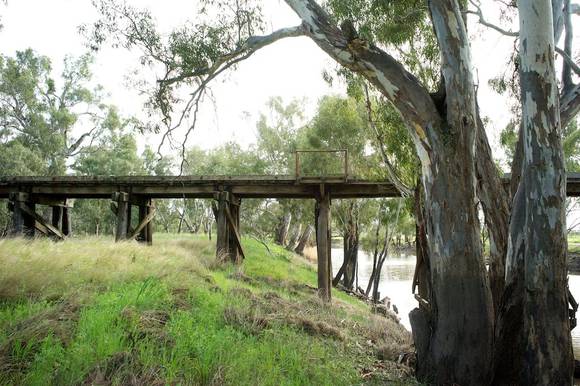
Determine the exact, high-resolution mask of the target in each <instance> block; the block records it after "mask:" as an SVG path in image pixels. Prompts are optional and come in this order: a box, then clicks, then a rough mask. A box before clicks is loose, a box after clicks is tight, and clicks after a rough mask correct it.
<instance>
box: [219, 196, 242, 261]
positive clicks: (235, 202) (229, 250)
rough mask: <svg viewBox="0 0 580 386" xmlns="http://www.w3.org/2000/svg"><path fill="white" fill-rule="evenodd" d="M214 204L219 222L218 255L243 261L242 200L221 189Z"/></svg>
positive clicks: (226, 259) (221, 257)
mask: <svg viewBox="0 0 580 386" xmlns="http://www.w3.org/2000/svg"><path fill="white" fill-rule="evenodd" d="M214 199H215V201H216V202H214V203H213V204H212V209H213V213H214V216H215V219H216V224H217V237H216V239H217V241H216V257H217V258H218V259H220V260H224V261H231V262H234V263H238V264H239V263H241V262H242V260H243V259H245V257H246V256H245V254H244V250H243V248H242V240H241V237H240V206H241V204H242V200H241V199H240V198H238V197H236V196H235V195H233V194H232V193H231V192H228V191H225V190H219V191H217V192H216V193H215V194H214Z"/></svg>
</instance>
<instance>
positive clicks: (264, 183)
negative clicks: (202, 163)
mask: <svg viewBox="0 0 580 386" xmlns="http://www.w3.org/2000/svg"><path fill="white" fill-rule="evenodd" d="M321 184H324V185H325V189H327V190H328V191H329V193H330V194H331V195H332V197H334V198H355V197H397V196H399V192H398V191H397V190H396V189H395V187H394V186H393V185H392V184H391V183H390V182H386V181H365V180H357V179H348V180H346V181H345V179H344V177H342V178H338V177H328V178H301V179H300V180H297V179H296V178H295V177H294V176H180V177H174V176H130V177H87V176H67V177H2V178H0V198H7V197H8V195H9V193H10V192H15V191H21V192H27V193H31V194H38V195H48V196H62V197H64V196H66V197H67V198H110V197H111V194H112V193H113V192H118V191H124V192H129V193H131V194H132V195H138V196H141V195H142V196H147V197H150V198H181V197H185V198H212V197H213V195H214V193H215V192H216V191H218V190H228V191H230V192H231V193H233V194H234V195H236V196H237V197H240V198H315V197H316V196H317V194H319V192H320V185H321Z"/></svg>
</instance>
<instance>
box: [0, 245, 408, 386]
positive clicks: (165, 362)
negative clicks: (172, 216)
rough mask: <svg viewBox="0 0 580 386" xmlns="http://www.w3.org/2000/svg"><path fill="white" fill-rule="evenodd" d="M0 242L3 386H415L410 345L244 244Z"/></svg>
mask: <svg viewBox="0 0 580 386" xmlns="http://www.w3.org/2000/svg"><path fill="white" fill-rule="evenodd" d="M244 247H245V251H246V255H247V259H246V261H245V262H244V264H243V266H242V267H235V266H232V265H229V264H226V265H222V264H217V263H216V262H215V259H214V257H213V256H214V247H213V245H212V244H211V243H210V242H208V241H206V240H203V239H199V238H198V239H196V238H192V237H191V236H163V235H157V236H156V240H155V245H154V246H152V247H146V246H142V245H138V244H136V243H132V242H131V243H130V242H127V243H121V244H113V243H112V242H110V241H109V240H104V239H96V238H87V239H79V240H69V241H66V242H63V243H53V242H51V241H48V240H36V241H33V242H28V241H24V240H2V241H0V266H1V267H2V270H0V299H1V301H0V384H2V385H5V384H6V385H11V384H12V385H20V384H29V385H40V384H42V385H47V384H54V385H61V384H99V385H103V384H135V385H137V384H150V385H151V384H153V385H155V384H159V385H164V384H196V385H197V384H207V385H216V384H252V385H255V384H263V385H266V384H271V385H280V384H287V385H291V384H292V385H294V384H295V385H298V384H329V385H330V384H333V385H339V384H345V385H346V384H361V383H367V384H375V383H377V384H378V383H381V384H384V383H387V384H414V381H413V379H412V377H411V375H410V370H409V368H408V367H406V366H404V365H401V364H397V363H396V359H397V357H398V356H399V353H401V352H405V351H409V350H410V337H409V334H408V333H407V332H406V331H405V330H404V329H403V328H402V327H401V326H399V325H398V324H396V323H395V322H394V321H393V320H391V319H389V318H385V317H381V316H377V315H374V314H371V313H370V312H369V308H368V306H367V305H365V304H363V303H360V302H359V301H357V300H355V299H354V298H352V297H350V296H348V295H346V294H344V293H338V292H337V291H335V292H334V294H335V297H334V300H333V304H332V305H330V306H327V305H324V304H322V303H320V302H319V301H318V299H317V296H316V293H315V290H314V289H313V287H314V286H315V283H316V275H315V269H314V267H313V266H312V264H311V263H309V262H307V261H305V260H304V259H302V258H300V257H298V256H295V255H292V254H290V253H289V252H287V251H285V250H284V249H282V248H279V247H277V246H270V249H271V251H272V255H270V254H269V253H268V252H267V250H266V249H265V248H264V246H263V245H261V244H260V243H258V242H256V241H254V240H244Z"/></svg>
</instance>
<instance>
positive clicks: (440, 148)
mask: <svg viewBox="0 0 580 386" xmlns="http://www.w3.org/2000/svg"><path fill="white" fill-rule="evenodd" d="M286 3H287V4H288V5H290V7H292V9H294V11H295V12H296V13H297V14H298V15H299V16H300V18H301V19H302V21H303V28H304V30H305V34H306V35H307V36H309V37H311V38H312V39H313V40H314V41H315V43H317V44H318V45H319V47H320V48H321V49H323V50H324V51H325V52H327V53H328V54H329V55H330V56H331V57H333V58H334V59H335V60H336V61H338V62H339V63H340V64H342V65H343V66H345V67H347V68H349V69H351V70H353V71H355V72H358V73H360V74H362V75H363V76H365V77H366V78H367V79H368V80H369V82H371V83H372V84H373V85H374V86H375V87H376V88H377V89H378V90H379V91H380V92H381V93H382V94H383V95H384V96H385V97H386V98H388V99H389V100H391V102H392V103H393V105H394V106H395V107H396V108H397V110H398V111H399V112H400V113H401V116H402V117H403V119H404V121H405V122H406V124H407V127H408V128H409V133H410V135H411V138H412V139H413V141H414V143H415V148H416V150H417V154H418V155H419V159H420V161H421V166H422V170H423V173H422V175H423V177H422V184H423V189H424V194H425V198H426V199H425V216H426V231H427V236H428V247H429V252H430V267H429V269H430V275H431V280H432V290H433V294H432V295H433V296H432V297H433V301H432V304H430V312H428V311H421V312H422V314H421V316H422V317H423V320H426V321H428V323H427V324H423V325H422V327H423V328H422V330H423V331H421V332H420V333H419V334H416V336H415V339H416V340H423V341H422V342H420V343H417V344H421V345H422V347H424V348H425V350H424V351H423V352H424V355H423V356H422V357H419V358H418V361H419V363H420V365H419V370H420V371H419V373H418V376H419V377H420V378H422V379H424V380H429V381H430V382H434V383H437V384H444V383H449V384H451V383H458V384H461V385H482V384H487V383H488V382H489V380H490V377H491V354H492V340H493V339H492V338H493V317H492V316H493V305H492V299H491V292H490V289H489V283H488V280H487V275H486V271H485V266H484V263H483V256H482V248H481V242H480V238H479V236H480V224H479V221H478V217H477V212H476V205H475V202H476V190H475V189H476V175H477V174H476V170H475V162H474V160H475V147H476V146H475V145H476V142H475V139H476V136H475V133H476V132H477V113H476V97H475V90H474V81H473V76H472V73H471V61H470V56H471V54H470V49H469V42H468V37H467V32H466V30H465V25H464V23H463V18H462V15H461V11H460V9H459V5H458V3H457V2H456V1H453V0H432V1H430V2H429V8H430V11H431V19H432V20H433V26H434V29H435V31H436V35H437V39H438V42H439V46H440V47H441V51H442V72H443V78H444V84H445V92H446V100H445V102H446V103H445V104H444V105H443V106H438V105H435V102H434V101H433V99H431V96H430V95H429V93H428V92H427V90H426V89H425V88H424V87H423V86H421V85H420V83H419V82H418V81H417V79H416V78H415V77H414V76H413V75H411V74H410V73H408V72H407V71H406V70H405V69H404V68H403V67H402V66H401V65H400V63H398V62H397V61H396V60H394V58H392V57H391V56H389V55H388V54H386V53H385V52H383V51H381V50H380V49H378V48H377V47H374V46H372V45H365V44H360V43H359V42H356V41H349V40H348V38H347V37H345V35H344V34H343V33H342V31H341V30H339V29H338V28H336V27H335V26H334V25H333V24H332V22H331V21H330V18H329V17H328V15H327V14H326V13H325V11H324V10H323V9H322V8H320V6H319V5H318V4H317V3H316V2H315V1H313V0H286ZM426 313H429V314H428V315H425V314H426ZM412 323H413V321H412ZM425 328H427V329H428V331H425ZM418 329H419V326H418V325H414V330H417V331H418ZM419 335H420V336H419Z"/></svg>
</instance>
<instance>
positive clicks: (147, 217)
mask: <svg viewBox="0 0 580 386" xmlns="http://www.w3.org/2000/svg"><path fill="white" fill-rule="evenodd" d="M144 209H145V212H148V213H147V214H146V215H145V218H143V219H142V220H141V222H140V223H139V225H137V228H135V230H134V231H133V233H132V234H131V236H130V237H129V238H130V239H134V238H135V237H137V235H138V234H139V233H141V231H142V230H143V229H145V227H146V226H147V224H149V222H150V221H151V220H153V217H155V208H153V210H151V211H147V208H144Z"/></svg>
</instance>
